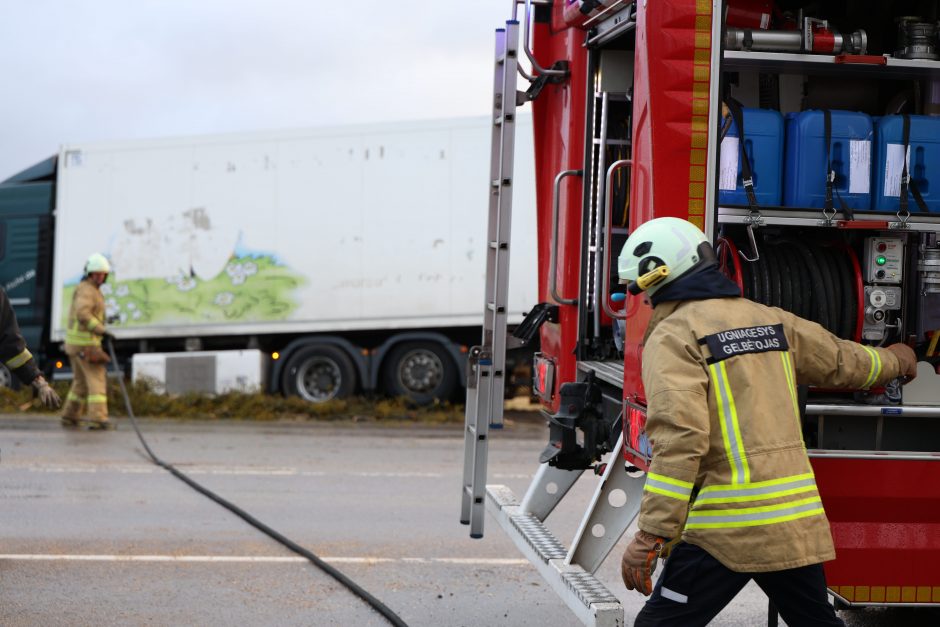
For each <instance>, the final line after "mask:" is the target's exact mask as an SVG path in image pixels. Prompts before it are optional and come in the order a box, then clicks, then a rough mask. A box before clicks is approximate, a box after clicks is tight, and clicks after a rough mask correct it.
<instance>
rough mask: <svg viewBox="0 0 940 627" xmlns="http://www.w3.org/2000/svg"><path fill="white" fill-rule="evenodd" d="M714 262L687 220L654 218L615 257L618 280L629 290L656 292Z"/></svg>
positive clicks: (700, 235) (708, 246)
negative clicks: (618, 255) (616, 257)
mask: <svg viewBox="0 0 940 627" xmlns="http://www.w3.org/2000/svg"><path fill="white" fill-rule="evenodd" d="M714 262H715V253H714V251H713V250H712V247H711V244H709V243H708V238H707V237H705V234H704V233H702V231H701V230H700V229H699V228H698V227H697V226H695V225H694V224H692V223H691V222H689V221H687V220H682V219H680V218H655V219H653V220H650V221H649V222H644V223H643V224H641V225H640V226H639V227H637V229H636V230H635V231H633V233H631V234H630V237H628V238H627V241H626V243H625V244H624V245H623V250H621V251H620V257H619V258H618V259H617V269H618V272H619V274H620V282H621V283H629V284H630V287H629V290H630V293H632V294H639V293H640V292H642V291H646V292H648V293H650V294H654V293H656V292H657V291H658V290H659V289H661V288H662V287H663V286H665V285H668V284H669V283H671V282H673V281H675V280H676V279H678V278H679V277H681V276H683V275H685V274H688V273H689V272H690V271H692V270H698V269H701V268H703V267H705V266H707V265H710V264H712V263H714Z"/></svg>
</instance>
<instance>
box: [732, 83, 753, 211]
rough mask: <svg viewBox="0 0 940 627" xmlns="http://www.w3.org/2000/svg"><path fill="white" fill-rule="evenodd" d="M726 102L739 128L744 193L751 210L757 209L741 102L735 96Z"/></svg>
mask: <svg viewBox="0 0 940 627" xmlns="http://www.w3.org/2000/svg"><path fill="white" fill-rule="evenodd" d="M725 104H727V105H728V110H729V111H730V112H731V118H732V119H733V120H734V125H735V126H736V127H737V128H738V149H739V150H740V152H741V182H742V184H743V185H744V193H745V194H746V195H747V206H748V208H749V209H750V210H751V211H757V196H756V195H755V194H754V176H753V174H752V172H751V161H750V159H748V157H747V151H745V150H744V114H743V113H742V112H741V103H740V102H738V101H737V100H735V99H734V98H727V99H726V100H725Z"/></svg>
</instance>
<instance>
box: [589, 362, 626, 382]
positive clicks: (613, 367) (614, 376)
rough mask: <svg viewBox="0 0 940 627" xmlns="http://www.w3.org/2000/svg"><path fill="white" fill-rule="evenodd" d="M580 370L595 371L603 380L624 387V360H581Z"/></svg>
mask: <svg viewBox="0 0 940 627" xmlns="http://www.w3.org/2000/svg"><path fill="white" fill-rule="evenodd" d="M578 370H580V371H581V372H593V373H594V375H595V376H596V377H597V378H598V379H600V380H601V381H606V382H607V383H609V384H611V385H613V386H616V387H618V388H623V362H622V361H619V360H618V361H579V362H578Z"/></svg>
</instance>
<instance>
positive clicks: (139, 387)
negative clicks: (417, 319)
mask: <svg viewBox="0 0 940 627" xmlns="http://www.w3.org/2000/svg"><path fill="white" fill-rule="evenodd" d="M53 385H54V387H55V389H56V391H57V392H58V393H59V396H61V397H62V399H63V400H64V399H65V396H66V394H67V393H68V384H67V383H65V382H56V383H54V384H53ZM127 392H128V396H129V397H130V401H131V407H133V410H134V415H135V416H140V417H147V418H177V419H178V418H184V419H192V420H257V421H270V420H337V421H339V420H356V421H375V422H389V423H393V422H400V421H406V422H421V423H429V424H448V423H455V424H456V423H461V422H463V420H464V415H463V406H462V405H451V404H449V403H443V404H435V405H430V406H428V407H417V406H415V405H413V404H411V403H409V402H407V401H406V400H404V399H385V398H380V399H374V400H372V399H366V398H358V397H357V398H350V399H344V400H335V401H329V402H326V403H319V404H314V403H309V402H307V401H305V400H303V399H300V398H298V397H289V398H285V397H283V396H280V395H271V394H261V393H254V394H245V393H238V392H230V393H227V394H219V395H214V396H210V395H204V394H197V393H192V394H183V395H178V396H169V395H164V394H155V393H154V392H153V391H152V389H151V387H150V386H149V385H147V384H145V383H135V384H128V386H127ZM108 409H109V413H110V414H111V415H112V416H118V417H120V416H126V415H127V412H126V410H125V405H124V397H123V395H122V394H121V388H120V386H119V385H118V383H117V382H116V381H109V382H108ZM0 413H35V414H50V413H58V411H55V412H51V411H49V410H46V409H45V408H43V407H42V406H40V404H39V402H38V401H37V400H34V399H33V397H32V390H30V389H20V390H18V391H13V390H10V389H7V388H2V389H0Z"/></svg>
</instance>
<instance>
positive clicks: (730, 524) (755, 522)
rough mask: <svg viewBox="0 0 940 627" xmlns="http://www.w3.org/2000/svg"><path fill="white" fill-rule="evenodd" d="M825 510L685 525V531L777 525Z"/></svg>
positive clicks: (820, 513) (817, 509) (819, 508)
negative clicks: (757, 518) (747, 519)
mask: <svg viewBox="0 0 940 627" xmlns="http://www.w3.org/2000/svg"><path fill="white" fill-rule="evenodd" d="M825 513H826V512H825V510H824V509H823V508H822V507H818V508H815V509H808V510H805V511H802V512H795V513H792V514H786V515H783V516H775V517H773V518H764V519H760V520H750V521H743V522H700V523H697V522H693V523H688V522H687V523H686V524H685V528H686V529H730V528H734V527H757V526H759V525H774V524H777V523H782V522H788V521H791V520H797V519H799V518H809V517H810V516H819V515H822V514H825Z"/></svg>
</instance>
